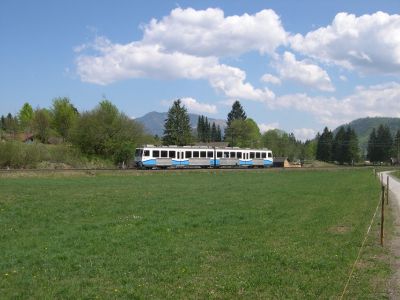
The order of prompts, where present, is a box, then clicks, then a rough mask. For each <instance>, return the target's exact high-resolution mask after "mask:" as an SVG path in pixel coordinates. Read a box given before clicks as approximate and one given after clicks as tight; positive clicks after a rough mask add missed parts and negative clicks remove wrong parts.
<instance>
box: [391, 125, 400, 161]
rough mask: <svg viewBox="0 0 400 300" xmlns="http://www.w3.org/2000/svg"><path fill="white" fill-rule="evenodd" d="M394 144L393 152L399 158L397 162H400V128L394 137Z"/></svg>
mask: <svg viewBox="0 0 400 300" xmlns="http://www.w3.org/2000/svg"><path fill="white" fill-rule="evenodd" d="M393 146H394V147H393V153H394V156H395V157H396V159H397V164H399V163H400V130H397V133H396V135H395V137H394V143H393Z"/></svg>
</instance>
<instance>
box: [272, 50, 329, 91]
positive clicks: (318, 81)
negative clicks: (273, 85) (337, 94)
mask: <svg viewBox="0 0 400 300" xmlns="http://www.w3.org/2000/svg"><path fill="white" fill-rule="evenodd" d="M276 69H277V71H278V73H279V75H280V78H281V79H283V80H293V81H297V82H299V83H301V84H303V85H306V86H311V87H313V88H315V89H319V90H322V91H328V92H333V91H334V90H335V89H334V87H333V86H332V82H331V79H330V77H329V75H328V73H327V72H326V71H325V70H323V69H322V68H321V67H319V66H318V65H315V64H312V63H310V62H308V61H306V60H301V61H299V60H297V59H296V56H295V55H294V54H293V53H291V52H288V51H286V52H285V53H284V54H283V57H282V60H280V61H278V62H276Z"/></svg>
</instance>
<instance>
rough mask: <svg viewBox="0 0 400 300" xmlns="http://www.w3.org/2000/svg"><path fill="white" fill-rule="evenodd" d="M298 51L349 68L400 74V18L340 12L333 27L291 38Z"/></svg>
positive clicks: (395, 15)
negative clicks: (357, 15)
mask: <svg viewBox="0 0 400 300" xmlns="http://www.w3.org/2000/svg"><path fill="white" fill-rule="evenodd" d="M291 46H292V48H293V49H295V50H296V51H299V52H301V53H303V54H305V55H309V56H312V57H314V58H317V59H319V60H321V61H323V62H327V63H333V64H337V65H340V66H342V67H345V68H348V69H356V68H357V69H358V70H361V71H375V72H380V73H385V74H390V73H397V74H398V73H400V15H397V14H394V15H389V14H387V13H383V12H376V13H374V14H371V15H363V16H360V17H356V16H355V15H353V14H348V13H344V12H343V13H339V14H337V15H336V16H335V18H334V20H333V22H332V24H331V25H329V26H326V27H321V28H319V29H317V30H315V31H312V32H309V33H307V34H306V35H305V36H303V35H301V34H296V35H295V36H294V37H292V38H291Z"/></svg>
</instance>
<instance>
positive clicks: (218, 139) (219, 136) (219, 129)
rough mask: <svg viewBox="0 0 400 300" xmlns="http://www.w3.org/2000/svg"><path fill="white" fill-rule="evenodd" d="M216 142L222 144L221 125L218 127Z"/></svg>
mask: <svg viewBox="0 0 400 300" xmlns="http://www.w3.org/2000/svg"><path fill="white" fill-rule="evenodd" d="M215 141H216V142H222V131H221V127H220V126H219V125H218V126H217V139H216V140H215Z"/></svg>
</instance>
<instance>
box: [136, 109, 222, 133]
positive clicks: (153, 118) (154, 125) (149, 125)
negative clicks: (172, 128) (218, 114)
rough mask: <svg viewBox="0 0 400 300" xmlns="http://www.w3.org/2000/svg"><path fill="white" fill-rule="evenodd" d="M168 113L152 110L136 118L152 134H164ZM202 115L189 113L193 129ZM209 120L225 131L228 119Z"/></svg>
mask: <svg viewBox="0 0 400 300" xmlns="http://www.w3.org/2000/svg"><path fill="white" fill-rule="evenodd" d="M167 116H168V113H166V112H161V113H160V112H156V111H152V112H149V113H147V114H145V115H144V116H143V117H140V118H136V119H135V121H137V122H139V123H141V124H143V126H144V128H145V130H146V131H147V132H148V133H150V134H152V135H156V134H157V135H158V136H162V135H163V133H164V122H165V120H166V119H167ZM199 116H200V115H197V114H189V119H190V126H192V128H193V129H195V128H196V127H197V120H198V118H199ZM208 121H209V122H210V123H211V124H212V123H213V122H215V125H219V126H220V127H221V130H222V131H223V130H224V129H225V127H226V121H225V120H220V119H212V118H208Z"/></svg>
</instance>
